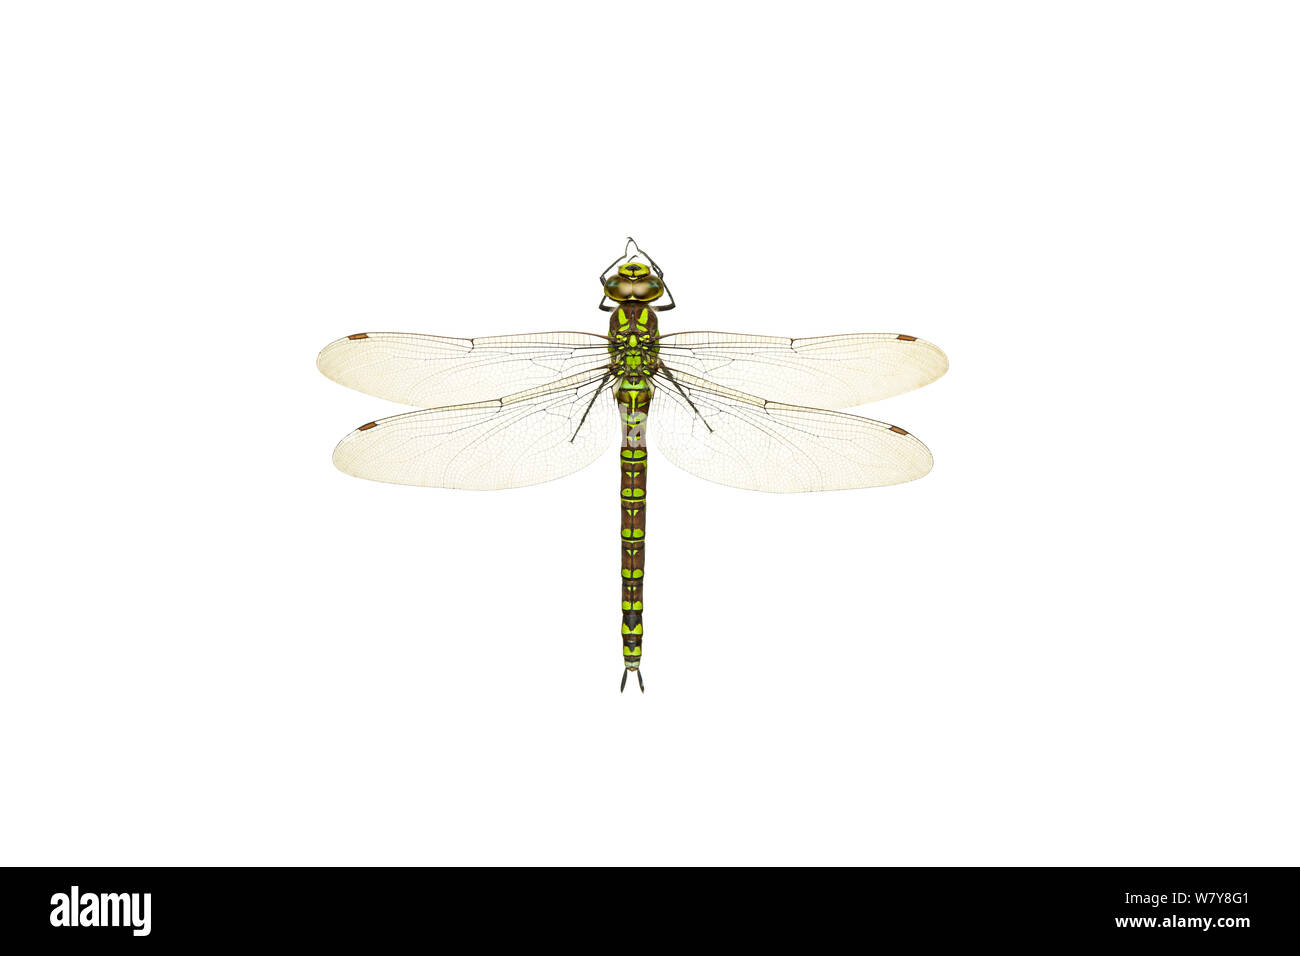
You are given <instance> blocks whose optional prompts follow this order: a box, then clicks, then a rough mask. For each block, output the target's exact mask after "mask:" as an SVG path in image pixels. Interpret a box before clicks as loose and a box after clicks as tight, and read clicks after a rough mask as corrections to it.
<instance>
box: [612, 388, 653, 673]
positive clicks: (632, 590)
mask: <svg viewBox="0 0 1300 956" xmlns="http://www.w3.org/2000/svg"><path fill="white" fill-rule="evenodd" d="M653 394H654V388H653V386H652V385H651V384H650V380H649V379H647V378H643V377H640V376H637V377H635V378H633V377H628V378H624V379H622V380H620V382H619V383H618V386H617V387H616V389H615V392H614V398H615V399H616V401H617V402H618V410H619V416H620V417H621V418H622V421H623V428H622V432H623V442H622V445H621V447H620V449H619V508H620V511H621V513H622V521H621V522H620V527H619V547H620V549H621V550H622V557H623V560H622V577H623V626H622V637H623V666H624V667H626V668H627V669H628V670H631V671H634V670H636V669H637V668H638V667H640V666H641V638H642V636H643V634H644V629H643V624H642V620H641V612H642V609H643V604H642V587H643V585H644V581H645V509H646V446H645V428H646V422H647V418H648V413H649V408H650V397H651V396H652V395H653Z"/></svg>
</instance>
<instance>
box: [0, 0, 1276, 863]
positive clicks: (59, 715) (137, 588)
mask: <svg viewBox="0 0 1300 956" xmlns="http://www.w3.org/2000/svg"><path fill="white" fill-rule="evenodd" d="M1293 9H1294V8H1289V7H1288V6H1287V5H1285V4H1277V5H1270V4H1238V3H1222V4H1208V3H1169V4H1156V3H1115V4H1109V3H1088V4H1082V3H1080V4H1040V3H1018V4H1016V3H1000V4H978V5H976V4H907V5H903V4H888V5H870V4H859V3H845V4H829V3H816V2H803V3H798V4H788V3H781V4H767V3H754V2H749V3H736V4H730V3H727V4H723V3H704V2H690V3H669V2H657V3H654V4H646V5H639V4H631V5H629V4H612V3H583V4H577V3H563V2H553V3H531V4H522V3H521V4H487V3H477V4H454V5H453V4H442V5H439V4H411V5H404V4H374V3H355V4H340V3H303V4H289V3H230V2H225V3H211V4H195V3H191V4H170V3H152V4H149V3H123V4H113V5H108V4H71V3H66V4H38V3H30V4H21V3H16V4H7V5H6V6H5V8H4V10H5V12H4V14H3V20H2V22H0V90H2V92H0V96H2V97H3V100H2V102H3V115H2V116H0V136H3V149H2V150H0V164H2V165H3V175H2V177H0V189H2V190H3V208H2V209H0V231H2V241H3V246H2V248H0V275H2V277H3V278H2V281H0V306H2V309H3V323H4V328H3V339H2V340H0V344H2V347H3V349H4V351H5V361H4V365H3V368H4V372H3V375H2V376H0V389H3V401H4V411H5V426H4V427H5V434H6V439H7V440H6V441H5V443H4V446H3V447H4V452H3V472H2V474H3V478H2V479H0V480H2V481H3V485H4V488H3V492H4V495H3V500H4V519H3V539H4V548H3V561H4V568H3V577H2V580H3V589H4V603H3V615H4V618H3V660H2V663H0V668H2V671H0V720H2V726H0V755H2V757H3V776H4V785H3V789H2V791H0V794H2V795H0V801H2V802H3V811H4V812H3V817H2V820H3V824H2V826H3V829H2V831H0V835H2V837H3V839H2V841H0V861H2V862H4V863H10V864H17V863H21V864H143V863H156V864H175V863H184V864H200V863H363V862H364V863H485V864H489V863H493V864H500V863H622V864H634V863H646V864H669V863H695V864H700V863H740V864H758V863H823V864H826V863H860V864H867V863H871V864H875V863H880V864H885V863H903V864H941V863H947V864H957V863H962V864H974V863H995V864H1011V863H1024V864H1029V863H1048V864H1138V863H1142V864H1228V863H1233V864H1283V863H1289V864H1295V863H1297V862H1300V859H1298V858H1297V850H1298V849H1300V832H1298V825H1297V815H1296V812H1295V808H1296V805H1297V797H1298V795H1297V792H1296V791H1297V786H1296V784H1297V771H1296V753H1295V740H1296V734H1295V732H1296V718H1297V708H1296V679H1297V663H1298V661H1297V652H1296V644H1295V641H1296V636H1297V627H1296V620H1295V607H1294V600H1293V595H1294V589H1295V587H1296V571H1297V567H1296V564H1297V562H1296V531H1297V521H1296V517H1297V515H1296V506H1295V475H1296V456H1295V440H1296V426H1295V421H1296V418H1295V415H1296V411H1297V406H1298V404H1300V403H1297V394H1296V392H1297V389H1296V385H1295V381H1296V354H1297V350H1296V345H1297V338H1298V335H1297V317H1298V315H1297V274H1296V262H1297V254H1298V253H1300V248H1298V242H1297V221H1298V213H1300V202H1298V200H1300V195H1298V189H1297V181H1298V179H1300V177H1297V170H1298V169H1300V149H1298V148H1297V147H1298V143H1297V124H1296V115H1297V112H1296V110H1297V102H1296V99H1297V98H1296V90H1297V83H1298V81H1300V75H1298V74H1300V70H1297V60H1296V44H1297V30H1296V26H1297V24H1296V22H1295V19H1294V17H1293V13H1292V11H1293ZM629 233H630V234H632V235H634V236H636V237H637V239H638V240H639V241H640V242H641V244H642V245H643V246H644V247H645V248H646V249H647V250H649V251H650V252H651V254H652V255H654V256H655V258H656V259H657V260H658V261H659V262H660V263H661V264H662V265H663V266H665V268H666V270H667V275H668V279H669V281H670V283H671V285H672V288H673V291H674V293H675V294H676V295H677V297H678V299H679V300H680V308H679V309H678V310H677V311H676V312H674V313H670V314H669V316H666V317H665V321H664V326H665V328H666V330H673V329H676V330H682V329H688V328H722V329H728V330H732V331H748V332H759V333H772V334H780V335H791V336H802V335H814V334H825V333H835V332H850V331H897V332H906V333H910V334H913V335H918V336H921V337H922V338H925V339H928V340H930V341H933V342H936V343H938V344H939V345H940V346H942V347H943V348H944V349H945V350H946V351H947V353H948V355H949V357H950V359H951V363H952V370H951V372H950V373H949V374H948V375H947V376H946V377H945V378H943V379H941V380H940V381H939V382H937V383H936V384H934V385H932V386H930V387H928V388H926V389H924V390H922V391H920V392H916V393H913V394H909V395H906V396H903V397H899V398H896V399H893V400H890V401H888V402H885V403H882V404H880V405H878V406H871V407H869V408H867V409H864V411H865V412H866V413H868V414H870V415H871V416H873V417H876V418H882V419H884V420H886V421H889V422H892V423H897V424H900V425H902V426H903V427H905V428H907V429H908V430H910V431H913V432H915V433H916V434H917V435H918V436H919V437H921V439H922V440H923V441H925V442H926V443H927V444H928V445H929V446H930V448H931V449H932V450H933V452H934V455H935V460H936V465H935V468H934V471H933V473H932V474H931V475H930V476H929V477H927V478H925V479H924V480H922V481H919V482H915V483H912V484H908V485H903V486H898V487H892V488H884V489H875V490H868V491H858V492H839V493H833V494H823V495H803V496H800V495H791V496H777V495H762V494H755V493H749V492H742V491H737V490H734V489H729V488H725V487H721V486H716V485H711V484H709V483H707V482H703V481H700V480H698V479H695V478H693V477H691V476H689V475H686V474H684V473H682V472H679V471H677V470H675V469H674V468H673V467H672V466H670V465H668V464H667V463H666V462H664V461H663V459H662V458H657V459H652V464H651V470H650V475H651V478H650V489H651V497H652V499H653V504H652V505H651V508H650V512H649V513H650V524H649V528H650V534H649V547H648V551H647V554H648V564H647V587H646V600H647V611H646V622H647V630H646V644H645V647H646V655H645V662H646V663H645V675H646V682H647V687H648V692H647V693H646V694H645V695H644V696H642V695H641V694H639V693H627V694H623V695H621V696H620V695H619V694H618V692H617V687H616V685H617V683H618V679H619V677H620V674H621V672H622V670H621V657H620V652H619V638H618V623H619V617H618V606H617V602H618V583H617V582H618V570H617V566H618V556H617V547H616V545H615V540H616V530H615V529H616V528H617V523H618V516H617V509H616V505H615V498H616V492H615V487H616V482H617V477H616V473H617V468H616V465H615V461H616V457H615V453H614V452H613V451H612V450H611V452H610V453H609V456H608V457H607V458H605V459H602V461H601V462H599V463H597V465H595V466H594V467H592V468H590V469H588V470H587V471H584V472H581V473H579V474H577V475H574V476H572V477H570V478H567V479H565V480H563V481H558V482H553V483H550V484H546V485H541V486H537V487H533V488H529V489H524V490H519V491H513V492H500V493H472V492H454V491H441V490H430V489H419V488H408V487H397V486H387V485H381V484H375V483H371V482H365V481H360V480H357V479H353V478H348V477H346V476H344V475H342V474H341V473H339V472H338V471H336V470H335V469H334V468H333V467H331V464H330V452H331V449H332V448H333V445H334V443H335V441H336V440H337V439H338V438H340V437H341V436H342V435H343V434H345V433H346V432H347V431H349V430H350V429H352V428H353V427H355V426H356V425H358V424H360V423H362V422H365V421H369V420H371V419H374V418H376V417H379V416H381V415H384V414H387V413H390V412H392V411H396V410H397V409H396V408H395V407H393V406H389V405H387V404H386V403H383V402H380V401H379V400H376V399H373V398H369V397H366V396H364V395H362V394H360V393H356V392H350V391H348V390H346V389H344V388H341V387H339V386H338V385H336V384H334V383H332V382H330V381H328V380H326V379H325V378H324V377H322V376H321V375H320V374H319V373H318V372H317V371H316V369H315V366H314V359H315V356H316V352H317V350H318V349H319V348H320V347H321V346H323V345H325V344H326V343H327V342H329V341H331V340H333V339H335V338H337V337H339V336H341V335H345V334H348V333H351V332H356V331H362V330H371V331H382V330H394V331H414V332H436V333H443V334H451V335H489V334H498V333H504V332H527V331H539V330H544V329H552V328H557V329H585V330H591V331H603V329H604V328H605V321H606V320H605V316H604V315H603V314H602V313H599V312H597V311H596V309H595V304H596V300H597V298H598V289H597V286H596V281H595V280H596V276H597V274H598V273H599V271H600V269H601V268H603V267H604V266H605V265H606V264H607V263H608V262H609V261H610V260H611V259H613V258H614V256H615V255H617V254H618V253H619V251H620V250H621V249H622V246H623V239H624V237H625V236H626V235H628V234H629ZM740 261H743V266H738V265H734V263H737V262H740ZM755 287H758V288H760V289H761V290H762V294H761V295H759V296H756V297H752V298H747V299H745V300H744V301H741V300H740V299H739V298H738V295H739V294H740V293H741V292H742V291H743V290H748V289H753V288H755ZM539 291H541V292H543V293H544V294H543V295H541V296H540V297H539V295H538V293H539ZM484 397H485V398H486V397H495V396H484ZM652 435H653V423H652ZM652 448H653V442H652Z"/></svg>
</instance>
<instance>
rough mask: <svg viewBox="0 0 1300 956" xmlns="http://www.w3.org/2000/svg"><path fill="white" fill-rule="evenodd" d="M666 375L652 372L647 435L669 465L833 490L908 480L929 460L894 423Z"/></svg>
mask: <svg viewBox="0 0 1300 956" xmlns="http://www.w3.org/2000/svg"><path fill="white" fill-rule="evenodd" d="M674 378H675V380H676V384H674V383H673V382H672V381H670V380H668V379H667V378H666V377H664V376H662V375H660V376H656V378H655V393H654V399H653V400H652V401H651V403H650V418H649V426H648V427H649V432H650V435H651V438H652V440H653V441H654V442H655V445H656V447H657V448H658V449H659V451H660V452H661V453H662V454H663V456H664V457H665V458H667V459H668V460H669V461H671V462H672V463H673V464H674V465H676V466H677V467H679V468H682V469H684V470H686V471H689V472H691V473H692V474H695V475H699V476H700V477H701V478H707V479H708V480H709V481H716V482H718V483H720V484H724V485H732V486H734V487H737V488H748V489H751V490H753V491H777V492H790V491H836V490H841V489H845V488H870V487H873V486H876V485H894V484H898V483H900V482H904V481H912V480H914V479H916V478H920V477H921V476H923V475H925V474H926V473H927V472H928V471H929V470H930V468H931V466H932V465H933V464H934V460H933V459H932V458H931V457H930V451H929V449H927V448H926V447H925V445H923V444H921V442H919V441H918V440H917V439H916V438H914V437H913V436H912V435H909V434H908V433H907V432H906V431H904V430H903V429H901V428H898V427H897V426H895V425H887V424H885V423H884V422H877V421H872V420H871V419H869V418H862V417H861V416H858V415H849V414H846V413H844V412H832V411H827V410H825V409H820V408H804V407H801V406H796V405H785V404H782V403H780V402H770V401H764V400H763V399H761V398H755V397H754V396H752V395H746V394H743V393H741V392H736V391H733V390H731V389H727V388H722V387H720V386H715V385H713V384H712V383H710V382H705V381H702V380H700V379H697V378H695V377H694V376H692V375H689V374H686V373H675V374H674ZM679 387H680V390H679Z"/></svg>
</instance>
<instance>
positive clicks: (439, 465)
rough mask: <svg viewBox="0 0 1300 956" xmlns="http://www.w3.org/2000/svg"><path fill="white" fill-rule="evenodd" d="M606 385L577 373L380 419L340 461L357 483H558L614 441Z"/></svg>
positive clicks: (339, 451) (353, 440)
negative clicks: (513, 390) (496, 395)
mask: <svg viewBox="0 0 1300 956" xmlns="http://www.w3.org/2000/svg"><path fill="white" fill-rule="evenodd" d="M603 381H604V379H603V376H602V377H595V378H593V377H592V376H591V375H589V374H587V375H581V376H573V377H572V378H569V379H565V380H564V381H562V382H558V383H554V384H552V385H548V386H544V387H542V388H537V389H530V390H528V391H525V392H520V393H519V394H516V395H509V396H507V397H505V398H502V399H498V400H496V401H490V402H475V403H472V404H468V405H452V406H449V407H446V408H430V409H426V410H425V411H420V412H407V413H405V414H403V415H394V416H392V417H391V418H382V419H380V420H379V421H376V422H371V423H369V424H367V425H362V426H361V427H360V428H358V429H357V430H356V431H354V432H352V434H350V435H348V436H346V437H345V438H344V439H343V440H342V441H341V442H339V444H338V447H337V448H335V449H334V464H335V465H337V466H338V468H339V469H340V470H341V471H345V472H347V473H348V474H349V475H356V476H357V477H358V478H369V479H371V480H373V481H388V482H393V483H394V484H399V485H425V486H429V487H434V488H470V489H477V490H491V489H498V488H518V487H521V486H523V485H535V484H538V483H539V482H543V481H550V480H551V479H553V478H560V477H563V476H564V475H567V474H571V473H572V472H575V471H577V470H578V469H579V468H584V467H586V466H587V465H589V464H591V463H592V462H593V461H595V460H596V459H597V458H598V457H599V456H600V453H601V452H602V451H604V450H605V449H606V448H608V447H609V443H610V441H611V439H612V438H613V437H614V433H615V431H616V428H615V422H616V415H615V405H614V398H613V395H612V393H611V391H610V389H609V388H607V387H605V388H602V387H601V385H602V382H603ZM593 399H594V402H593ZM588 409H590V412H589V413H587V411H588ZM584 413H587V417H586V421H583V420H582V419H583V415H584ZM580 422H581V424H582V427H581V428H579V427H578V426H579V423H580Z"/></svg>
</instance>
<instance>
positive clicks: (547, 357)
mask: <svg viewBox="0 0 1300 956" xmlns="http://www.w3.org/2000/svg"><path fill="white" fill-rule="evenodd" d="M608 347H609V340H608V339H606V338H605V337H604V336H602V335H592V334H589V333H586V332H537V333H534V334H531V335H498V336H493V337H491V338H482V339H450V338H445V337H444V336H441V335H414V334H410V333H406V332H359V333H357V334H356V335H349V336H348V337H347V338H345V339H339V340H338V341H337V342H331V343H330V344H329V345H327V346H325V348H323V349H322V350H321V353H320V355H319V356H317V358H316V367H317V368H319V369H320V370H321V371H322V372H324V373H325V375H326V376H328V377H329V378H332V379H333V380H334V381H336V382H338V383H340V384H341V385H346V386H347V387H348V388H355V389H356V390H357V391H359V392H365V393H367V394H369V395H375V396H378V397H379V398H386V399H388V400H389V401H393V402H401V403H402V404H404V405H419V406H421V407H428V406H433V405H458V404H460V403H462V402H475V401H480V400H481V399H483V398H485V397H487V396H490V395H503V394H505V393H507V392H511V391H517V390H523V389H529V388H538V387H540V386H542V385H546V384H547V383H549V382H556V381H559V380H560V379H563V378H567V377H568V376H570V375H576V374H578V373H580V372H583V371H586V370H588V369H595V368H597V367H600V366H602V365H606V364H608V362H609V353H608V351H607V349H608Z"/></svg>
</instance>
